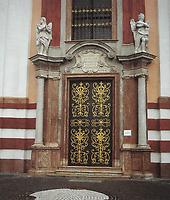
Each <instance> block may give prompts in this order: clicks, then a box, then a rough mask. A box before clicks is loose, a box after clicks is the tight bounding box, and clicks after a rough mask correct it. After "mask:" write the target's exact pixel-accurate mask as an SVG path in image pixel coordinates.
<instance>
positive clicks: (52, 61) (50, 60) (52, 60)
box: [29, 54, 64, 67]
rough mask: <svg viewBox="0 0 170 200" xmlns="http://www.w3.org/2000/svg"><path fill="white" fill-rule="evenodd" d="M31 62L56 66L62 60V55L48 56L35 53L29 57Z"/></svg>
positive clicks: (43, 65)
mask: <svg viewBox="0 0 170 200" xmlns="http://www.w3.org/2000/svg"><path fill="white" fill-rule="evenodd" d="M29 59H30V60H31V61H32V63H33V64H34V65H36V66H41V67H45V66H58V65H60V64H61V63H63V62H64V57H50V56H45V55H40V54H37V55H35V56H32V57H31V58H29Z"/></svg>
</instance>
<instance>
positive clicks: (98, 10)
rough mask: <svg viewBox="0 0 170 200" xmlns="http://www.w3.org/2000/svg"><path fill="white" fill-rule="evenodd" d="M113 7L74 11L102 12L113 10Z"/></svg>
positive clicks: (76, 10)
mask: <svg viewBox="0 0 170 200" xmlns="http://www.w3.org/2000/svg"><path fill="white" fill-rule="evenodd" d="M111 11H112V9H111V8H98V9H97V8H96V9H74V10H72V13H96V12H97V13H102V12H111Z"/></svg>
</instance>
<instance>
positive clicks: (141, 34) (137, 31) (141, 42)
mask: <svg viewBox="0 0 170 200" xmlns="http://www.w3.org/2000/svg"><path fill="white" fill-rule="evenodd" d="M144 19H145V16H144V14H143V13H140V14H139V15H138V21H136V22H135V20H134V19H131V20H130V26H131V30H132V32H133V37H134V42H135V53H138V52H147V49H148V46H147V45H148V41H149V38H148V37H149V23H148V22H144Z"/></svg>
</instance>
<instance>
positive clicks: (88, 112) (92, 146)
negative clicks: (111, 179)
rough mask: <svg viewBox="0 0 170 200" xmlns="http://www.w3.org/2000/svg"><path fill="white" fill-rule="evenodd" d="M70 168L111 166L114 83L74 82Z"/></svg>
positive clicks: (70, 110)
mask: <svg viewBox="0 0 170 200" xmlns="http://www.w3.org/2000/svg"><path fill="white" fill-rule="evenodd" d="M69 94H70V98H69V99H70V102H69V165H77V166H111V164H112V162H111V161H112V129H113V127H112V120H113V119H112V95H113V94H112V80H110V79H106V78H105V79H94V80H92V79H82V80H70V93H69Z"/></svg>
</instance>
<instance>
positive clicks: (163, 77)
mask: <svg viewBox="0 0 170 200" xmlns="http://www.w3.org/2000/svg"><path fill="white" fill-rule="evenodd" d="M158 15H159V38H160V40H159V46H160V81H161V86H160V87H161V88H160V89H161V96H170V0H158Z"/></svg>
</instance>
